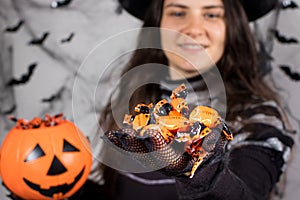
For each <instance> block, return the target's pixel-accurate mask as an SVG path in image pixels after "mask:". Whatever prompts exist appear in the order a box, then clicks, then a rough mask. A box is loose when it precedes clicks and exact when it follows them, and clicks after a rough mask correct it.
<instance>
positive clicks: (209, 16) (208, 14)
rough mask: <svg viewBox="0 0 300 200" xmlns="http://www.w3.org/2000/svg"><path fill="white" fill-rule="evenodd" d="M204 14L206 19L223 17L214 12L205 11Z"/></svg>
mask: <svg viewBox="0 0 300 200" xmlns="http://www.w3.org/2000/svg"><path fill="white" fill-rule="evenodd" d="M204 16H205V17H206V18H208V19H215V18H223V16H222V15H221V14H216V13H206V14H204Z"/></svg>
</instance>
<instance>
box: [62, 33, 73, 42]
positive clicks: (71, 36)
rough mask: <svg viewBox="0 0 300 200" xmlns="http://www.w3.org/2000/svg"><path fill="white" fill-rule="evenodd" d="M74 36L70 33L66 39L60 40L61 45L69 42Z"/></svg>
mask: <svg viewBox="0 0 300 200" xmlns="http://www.w3.org/2000/svg"><path fill="white" fill-rule="evenodd" d="M74 35H75V34H74V33H73V32H72V33H70V35H69V36H68V37H67V38H64V39H62V40H61V41H60V42H61V43H66V42H71V40H72V39H73V37H74Z"/></svg>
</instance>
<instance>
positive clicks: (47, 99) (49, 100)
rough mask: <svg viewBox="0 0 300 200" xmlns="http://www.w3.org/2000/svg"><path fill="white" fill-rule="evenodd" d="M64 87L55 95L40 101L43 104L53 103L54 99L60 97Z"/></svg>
mask: <svg viewBox="0 0 300 200" xmlns="http://www.w3.org/2000/svg"><path fill="white" fill-rule="evenodd" d="M64 90H65V87H62V88H61V89H60V90H59V91H58V92H57V93H56V94H53V95H51V96H50V97H48V98H44V99H42V102H43V103H51V102H53V101H55V100H56V99H59V98H60V97H61V95H62V93H63V92H64Z"/></svg>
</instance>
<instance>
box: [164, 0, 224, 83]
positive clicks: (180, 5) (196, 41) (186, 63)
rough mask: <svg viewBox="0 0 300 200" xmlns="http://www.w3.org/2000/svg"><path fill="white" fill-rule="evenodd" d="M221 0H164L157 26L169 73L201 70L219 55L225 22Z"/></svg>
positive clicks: (210, 64)
mask: <svg viewBox="0 0 300 200" xmlns="http://www.w3.org/2000/svg"><path fill="white" fill-rule="evenodd" d="M224 15H225V11H224V7H223V3H222V0H165V1H164V5H163V13H162V20H161V24H160V27H161V28H162V30H161V41H162V48H163V50H164V52H165V55H166V57H167V59H168V61H169V65H170V67H171V69H174V70H175V71H176V73H175V72H174V71H173V70H170V76H171V78H172V79H178V78H180V77H179V76H178V74H180V76H184V77H186V78H188V77H192V76H195V75H197V74H199V73H203V72H205V71H207V70H208V69H210V68H211V67H212V66H213V65H214V64H215V63H217V62H218V61H219V60H220V58H221V57H222V55H223V52H224V46H225V32H226V25H225V19H224Z"/></svg>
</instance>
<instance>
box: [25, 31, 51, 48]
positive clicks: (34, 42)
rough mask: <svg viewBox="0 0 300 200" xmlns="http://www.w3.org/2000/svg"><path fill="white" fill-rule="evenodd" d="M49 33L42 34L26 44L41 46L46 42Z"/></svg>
mask: <svg viewBox="0 0 300 200" xmlns="http://www.w3.org/2000/svg"><path fill="white" fill-rule="evenodd" d="M48 35H49V32H45V33H43V35H42V36H41V37H40V38H34V39H32V40H30V41H29V42H28V44H29V45H42V44H43V42H44V41H45V40H46V38H47V37H48Z"/></svg>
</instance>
